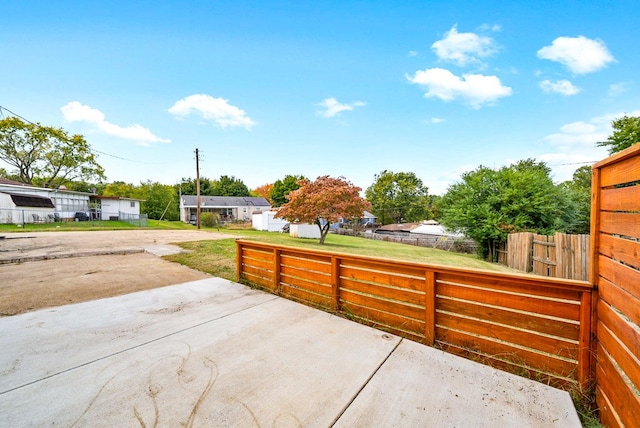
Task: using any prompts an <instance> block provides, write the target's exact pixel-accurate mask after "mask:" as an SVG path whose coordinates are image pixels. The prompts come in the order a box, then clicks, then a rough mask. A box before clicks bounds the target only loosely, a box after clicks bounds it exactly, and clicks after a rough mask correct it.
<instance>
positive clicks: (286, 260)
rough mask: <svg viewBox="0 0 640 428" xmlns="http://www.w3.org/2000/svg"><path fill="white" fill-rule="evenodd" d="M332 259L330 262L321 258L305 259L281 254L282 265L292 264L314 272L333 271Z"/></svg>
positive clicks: (328, 272)
mask: <svg viewBox="0 0 640 428" xmlns="http://www.w3.org/2000/svg"><path fill="white" fill-rule="evenodd" d="M330 262H331V261H330V260H329V263H327V262H326V261H324V262H323V261H320V260H305V259H301V258H299V257H291V256H289V255H286V254H280V263H281V264H282V266H291V267H295V268H299V269H302V270H309V271H314V272H324V273H327V274H330V273H331V263H330Z"/></svg>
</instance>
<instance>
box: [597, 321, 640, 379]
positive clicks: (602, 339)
mask: <svg viewBox="0 0 640 428" xmlns="http://www.w3.org/2000/svg"><path fill="white" fill-rule="evenodd" d="M598 343H599V344H600V345H601V346H602V347H603V348H604V349H605V350H606V351H607V352H608V353H609V355H610V356H611V358H612V359H613V360H614V361H615V362H616V366H617V367H618V369H619V370H620V371H621V372H622V373H624V377H625V378H626V379H628V380H629V381H630V382H631V385H632V387H631V389H633V390H636V391H638V390H640V365H639V364H638V360H637V359H636V358H635V357H634V356H633V355H632V354H631V353H630V352H629V349H628V348H627V347H625V346H624V345H623V344H622V343H621V342H620V338H618V337H616V336H615V334H613V332H612V331H611V330H609V329H608V328H607V327H606V326H605V325H604V324H603V323H599V324H598Z"/></svg>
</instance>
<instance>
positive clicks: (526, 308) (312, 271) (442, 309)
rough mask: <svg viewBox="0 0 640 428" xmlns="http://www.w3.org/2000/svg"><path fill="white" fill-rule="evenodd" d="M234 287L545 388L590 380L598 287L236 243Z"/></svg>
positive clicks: (568, 386)
mask: <svg viewBox="0 0 640 428" xmlns="http://www.w3.org/2000/svg"><path fill="white" fill-rule="evenodd" d="M236 246H237V248H236V249H237V252H236V257H237V259H236V267H237V277H238V281H239V282H242V283H245V284H249V285H255V286H258V287H260V288H262V289H265V290H268V291H270V292H272V293H275V294H277V295H279V296H282V297H286V298H289V299H291V300H295V301H298V302H301V303H304V304H307V305H311V306H314V307H318V308H321V309H324V310H328V311H331V312H334V313H337V314H340V315H342V316H345V317H347V318H350V319H352V320H355V321H358V322H361V323H364V324H367V325H370V326H373V327H376V328H378V329H381V330H384V331H388V332H390V333H394V334H398V335H400V336H402V337H405V338H408V339H411V340H414V341H418V342H421V343H424V344H426V345H430V346H437V347H439V348H441V349H443V350H445V351H447V352H450V353H453V354H457V355H461V356H464V357H467V358H470V359H472V360H475V361H479V362H482V363H484V364H487V365H491V366H493V367H497V368H501V369H504V370H507V371H510V372H513V373H518V374H526V375H527V376H528V377H530V378H532V379H537V380H540V381H542V382H544V383H547V384H550V385H553V386H557V387H561V388H565V389H572V388H574V387H576V386H578V387H580V388H581V389H586V388H588V387H589V385H590V380H591V378H592V356H593V353H592V352H591V347H592V336H591V323H592V307H593V303H592V302H593V291H594V290H593V287H592V285H591V284H589V283H586V282H583V281H574V280H566V279H554V278H542V277H538V278H536V277H532V276H526V275H514V274H504V273H495V272H489V271H480V270H473V269H461V268H452V267H447V266H435V265H427V264H421V263H414V262H404V261H395V260H387V259H382V258H375V257H365V256H357V255H352V254H342V253H330V252H324V251H318V250H309V249H302V248H295V247H288V246H280V245H274V244H267V243H260V242H254V241H246V240H237V241H236Z"/></svg>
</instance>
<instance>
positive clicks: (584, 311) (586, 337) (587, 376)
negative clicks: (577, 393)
mask: <svg viewBox="0 0 640 428" xmlns="http://www.w3.org/2000/svg"><path fill="white" fill-rule="evenodd" d="M592 293H595V291H585V292H583V293H582V297H581V299H580V333H579V339H578V375H577V376H576V377H577V378H578V386H579V387H580V389H581V390H583V391H586V389H587V388H588V387H589V383H590V380H591V374H592V367H591V364H592V362H593V359H592V351H593V349H592V348H593V346H592V340H593V338H592V334H591V329H592V319H591V317H592V316H593V304H594V301H593V299H592Z"/></svg>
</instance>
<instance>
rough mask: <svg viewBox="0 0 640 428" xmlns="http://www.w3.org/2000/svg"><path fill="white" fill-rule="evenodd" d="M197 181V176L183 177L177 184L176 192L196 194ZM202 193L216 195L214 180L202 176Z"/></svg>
mask: <svg viewBox="0 0 640 428" xmlns="http://www.w3.org/2000/svg"><path fill="white" fill-rule="evenodd" d="M196 186H197V183H196V179H195V178H184V177H183V178H182V180H180V183H178V184H176V185H175V188H176V193H178V194H181V195H192V196H195V195H196V190H197V188H196ZM200 194H201V195H203V196H214V194H213V182H212V181H211V180H209V179H208V178H205V177H200Z"/></svg>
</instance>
